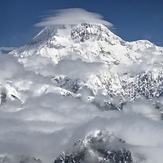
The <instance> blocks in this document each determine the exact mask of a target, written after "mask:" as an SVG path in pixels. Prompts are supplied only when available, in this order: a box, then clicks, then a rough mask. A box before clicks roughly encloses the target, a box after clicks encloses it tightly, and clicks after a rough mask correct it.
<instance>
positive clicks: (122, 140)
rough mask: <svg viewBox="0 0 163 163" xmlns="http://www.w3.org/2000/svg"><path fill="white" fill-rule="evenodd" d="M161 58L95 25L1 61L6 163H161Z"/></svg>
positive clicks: (63, 28) (67, 30) (68, 28)
mask: <svg viewBox="0 0 163 163" xmlns="http://www.w3.org/2000/svg"><path fill="white" fill-rule="evenodd" d="M162 58H163V47H158V46H156V45H154V44H152V43H151V42H149V41H147V40H139V41H134V42H126V41H124V40H123V39H121V38H120V37H118V36H116V35H115V34H114V33H112V32H111V31H110V30H109V29H108V28H107V27H105V26H103V25H101V24H92V23H82V24H74V25H58V26H48V27H45V28H44V29H43V30H42V31H41V32H40V33H39V34H38V35H37V36H35V37H34V38H33V39H32V41H31V42H29V43H28V44H26V45H24V46H22V47H20V48H18V49H16V50H14V51H12V52H10V53H9V54H8V55H3V54H0V74H1V76H0V91H1V92H0V95H1V97H0V100H1V101H0V104H1V106H0V123H1V124H2V125H0V145H1V146H0V162H2V163H3V162H4V163H10V162H12V163H13V162H21V163H22V162H24V163H34V162H43V163H50V162H53V161H54V162H55V163H61V162H62V163H64V162H68V163H72V162H76V163H80V162H83V160H84V163H85V162H87V163H92V162H93V163H95V162H97V163H99V162H113V163H119V162H120V161H121V162H122V163H132V162H133V163H138V162H139V163H153V162H157V163H162V162H163V157H162V150H163V141H162V137H163V130H162V117H163V116H162V115H163V113H162V112H163V99H162V92H163V71H162V66H163V60H162ZM160 112H161V114H160ZM113 133H114V134H113ZM115 135H116V136H115ZM77 140H78V141H77ZM76 141H77V142H76ZM74 142H75V145H74V146H73V144H74ZM63 151H65V152H64V153H62V152H63ZM61 153H62V154H61Z"/></svg>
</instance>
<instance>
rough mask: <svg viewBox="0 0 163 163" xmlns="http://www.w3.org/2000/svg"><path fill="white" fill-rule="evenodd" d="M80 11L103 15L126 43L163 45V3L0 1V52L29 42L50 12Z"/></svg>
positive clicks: (152, 0) (154, 0)
mask: <svg viewBox="0 0 163 163" xmlns="http://www.w3.org/2000/svg"><path fill="white" fill-rule="evenodd" d="M69 8H81V9H84V10H86V11H88V12H93V13H97V14H99V15H101V16H102V17H103V19H104V20H106V21H108V22H110V23H112V24H113V26H112V28H111V30H112V31H113V32H114V33H115V34H117V35H118V36H120V37H121V38H122V39H124V40H126V41H134V40H138V39H147V40H150V41H151V42H153V43H155V44H156V45H159V46H163V30H162V29H163V0H87V1H86V0H0V50H11V49H13V48H14V47H20V46H22V45H24V44H26V43H28V42H29V41H30V40H31V39H32V38H33V37H34V36H35V35H36V34H37V33H38V32H39V31H40V30H41V29H42V28H43V27H38V26H36V25H35V24H36V23H39V22H40V21H41V20H42V19H43V18H45V17H46V16H47V15H48V16H50V13H52V12H54V11H56V10H61V9H69Z"/></svg>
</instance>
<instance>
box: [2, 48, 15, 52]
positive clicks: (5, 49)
mask: <svg viewBox="0 0 163 163" xmlns="http://www.w3.org/2000/svg"><path fill="white" fill-rule="evenodd" d="M15 48H16V47H0V50H1V51H2V50H4V51H11V50H14V49H15Z"/></svg>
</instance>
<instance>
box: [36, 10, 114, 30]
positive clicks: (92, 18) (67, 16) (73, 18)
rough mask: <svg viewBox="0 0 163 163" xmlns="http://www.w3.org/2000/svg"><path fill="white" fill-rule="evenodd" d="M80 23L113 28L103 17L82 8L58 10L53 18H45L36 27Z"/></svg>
mask: <svg viewBox="0 0 163 163" xmlns="http://www.w3.org/2000/svg"><path fill="white" fill-rule="evenodd" d="M79 23H100V24H103V25H105V26H107V27H112V26H113V24H112V23H110V22H108V21H106V20H103V17H102V16H101V15H100V14H97V13H93V12H88V11H86V10H84V9H80V8H72V9H62V10H57V11H55V12H54V14H53V15H52V16H48V17H46V18H44V19H43V20H42V21H41V22H39V23H37V24H35V26H38V27H45V26H51V25H60V24H66V25H70V24H79Z"/></svg>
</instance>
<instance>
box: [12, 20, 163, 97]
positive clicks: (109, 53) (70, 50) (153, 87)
mask: <svg viewBox="0 0 163 163" xmlns="http://www.w3.org/2000/svg"><path fill="white" fill-rule="evenodd" d="M12 54H13V55H14V56H16V57H18V60H19V62H21V63H23V64H24V66H25V67H27V68H29V69H32V70H34V71H35V72H37V73H42V74H44V72H43V70H42V69H44V68H43V67H44V66H45V67H47V65H48V63H50V64H53V65H55V66H54V70H52V68H49V69H50V70H51V71H53V72H51V71H50V72H49V75H50V76H52V77H53V81H54V80H55V81H57V85H58V86H59V87H62V88H64V89H66V90H67V91H70V92H72V93H78V90H82V88H83V87H84V88H85V87H87V88H88V89H89V90H90V91H91V92H92V93H93V95H96V94H98V92H101V93H102V94H111V95H113V96H114V95H117V94H120V95H121V96H123V97H127V98H131V99H134V98H139V97H141V96H145V97H147V98H151V97H153V96H160V95H161V94H162V65H163V62H162V59H161V58H162V55H163V48H162V47H157V46H155V45H154V44H152V43H150V42H149V41H146V40H141V41H135V42H125V41H124V40H122V39H121V38H119V37H118V36H116V35H115V34H113V33H112V32H111V31H110V30H109V29H108V28H107V27H105V26H103V25H101V24H90V23H83V24H78V25H61V26H55V27H53V26H50V27H46V28H44V29H43V30H42V31H41V32H40V33H39V34H38V35H37V36H36V37H35V38H33V40H32V41H31V42H30V43H29V44H27V45H25V46H23V47H21V48H19V49H17V50H14V51H13V52H12ZM44 58H48V59H49V61H48V59H46V61H45V59H44ZM35 61H37V66H36V62H35ZM49 67H50V66H49ZM55 69H56V70H55ZM44 75H45V74H44ZM58 79H59V80H58ZM147 80H148V82H147V83H148V85H146V81H147ZM149 80H150V81H151V82H150V81H149ZM149 82H150V83H149ZM74 84H75V85H77V86H76V87H78V88H75V90H74V88H73V87H74Z"/></svg>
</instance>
